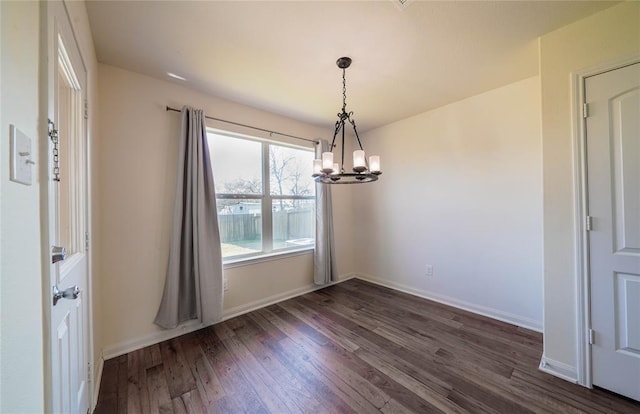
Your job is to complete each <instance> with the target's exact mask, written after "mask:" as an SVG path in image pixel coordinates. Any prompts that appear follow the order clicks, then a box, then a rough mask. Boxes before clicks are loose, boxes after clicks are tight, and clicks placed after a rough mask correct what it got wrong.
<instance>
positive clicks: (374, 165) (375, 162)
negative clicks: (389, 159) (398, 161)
mask: <svg viewBox="0 0 640 414" xmlns="http://www.w3.org/2000/svg"><path fill="white" fill-rule="evenodd" d="M369 171H371V172H372V173H379V172H380V156H379V155H372V156H370V157H369Z"/></svg>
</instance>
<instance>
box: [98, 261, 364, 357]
mask: <svg viewBox="0 0 640 414" xmlns="http://www.w3.org/2000/svg"><path fill="white" fill-rule="evenodd" d="M355 276H356V275H355V274H354V273H348V274H345V275H342V276H340V277H339V279H338V281H336V282H333V283H330V284H327V285H323V286H318V285H314V284H309V285H307V286H303V287H300V288H297V289H293V290H289V291H287V292H282V293H279V294H276V295H272V296H269V297H266V298H263V299H260V300H256V301H253V302H250V303H247V304H244V305H240V306H234V307H233V308H229V309H226V310H224V312H223V315H222V319H221V320H220V322H222V321H226V320H227V319H231V318H235V317H236V316H240V315H243V314H245V313H249V312H251V311H254V310H256V309H260V308H264V307H266V306H270V305H273V304H275V303H278V302H282V301H285V300H287V299H291V298H294V297H296V296H300V295H304V294H305V293H309V292H313V291H314V290H318V289H322V288H324V287H327V286H331V285H335V284H337V283H341V282H344V281H345V280H349V279H352V278H353V277H355ZM207 326H208V325H206V324H203V323H201V322H199V321H195V320H194V321H189V322H185V323H184V324H182V325H180V326H179V327H177V328H175V329H167V330H161V331H157V332H152V333H150V334H147V335H143V336H140V337H138V338H134V339H131V340H128V341H124V342H120V343H118V344H114V345H110V346H107V347H105V348H104V349H103V351H102V357H103V358H104V359H111V358H115V357H118V356H120V355H124V354H127V353H129V352H132V351H135V350H137V349H140V348H144V347H147V346H149V345H154V344H157V343H160V342H162V341H166V340H169V339H173V338H175V337H177V336H180V335H185V334H187V333H190V332H193V331H197V330H198V329H202V328H205V327H207Z"/></svg>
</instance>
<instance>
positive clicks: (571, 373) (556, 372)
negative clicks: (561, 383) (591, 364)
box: [538, 355, 578, 384]
mask: <svg viewBox="0 0 640 414" xmlns="http://www.w3.org/2000/svg"><path fill="white" fill-rule="evenodd" d="M538 369H539V370H540V371H543V372H546V373H547V374H551V375H553V376H555V377H558V378H562V379H563V380H565V381H569V382H572V383H574V384H577V383H578V372H577V370H576V367H572V366H571V365H568V364H565V363H563V362H559V361H554V360H553V359H549V358H547V357H545V356H544V355H543V356H542V359H541V360H540V366H539V367H538Z"/></svg>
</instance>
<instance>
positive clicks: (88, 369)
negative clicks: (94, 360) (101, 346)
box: [87, 362, 91, 383]
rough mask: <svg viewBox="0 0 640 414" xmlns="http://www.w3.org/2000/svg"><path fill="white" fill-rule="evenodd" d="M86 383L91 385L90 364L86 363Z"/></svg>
mask: <svg viewBox="0 0 640 414" xmlns="http://www.w3.org/2000/svg"><path fill="white" fill-rule="evenodd" d="M87 381H88V382H89V383H91V362H87Z"/></svg>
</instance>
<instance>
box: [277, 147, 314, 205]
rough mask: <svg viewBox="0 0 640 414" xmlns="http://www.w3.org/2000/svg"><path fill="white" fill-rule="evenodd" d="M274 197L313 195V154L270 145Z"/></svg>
mask: <svg viewBox="0 0 640 414" xmlns="http://www.w3.org/2000/svg"><path fill="white" fill-rule="evenodd" d="M269 173H270V175H271V177H270V184H271V194H272V195H313V194H315V193H314V191H315V185H314V181H313V178H312V177H311V174H313V152H311V151H305V150H300V149H295V148H289V147H281V146H279V145H273V144H271V145H269Z"/></svg>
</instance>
